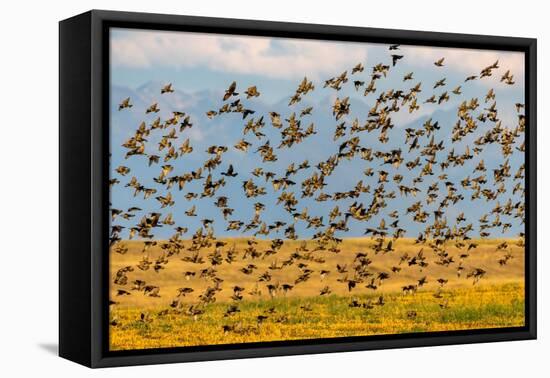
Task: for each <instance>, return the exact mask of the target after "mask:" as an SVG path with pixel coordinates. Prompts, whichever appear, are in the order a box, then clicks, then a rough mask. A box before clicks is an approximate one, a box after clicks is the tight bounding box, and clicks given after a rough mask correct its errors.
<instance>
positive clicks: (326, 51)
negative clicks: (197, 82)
mask: <svg viewBox="0 0 550 378" xmlns="http://www.w3.org/2000/svg"><path fill="white" fill-rule="evenodd" d="M367 50H368V47H367V46H364V45H362V44H357V43H341V42H340V43H336V42H326V41H310V40H297V39H273V38H266V37H251V36H222V35H215V34H200V33H181V32H165V31H122V32H121V31H118V30H117V31H115V32H114V34H113V36H112V40H111V57H112V64H113V65H114V66H123V67H135V68H149V67H153V66H160V67H163V66H164V67H201V66H202V67H207V68H209V69H212V70H215V71H229V72H234V73H242V74H259V75H265V76H267V77H271V78H289V77H291V78H301V77H303V76H304V75H305V74H307V75H308V77H310V78H312V79H313V78H316V79H318V78H320V77H321V75H327V74H330V75H333V74H334V72H339V70H345V69H348V70H349V69H351V67H353V66H354V65H355V64H357V63H358V62H363V63H365V62H366V59H367Z"/></svg>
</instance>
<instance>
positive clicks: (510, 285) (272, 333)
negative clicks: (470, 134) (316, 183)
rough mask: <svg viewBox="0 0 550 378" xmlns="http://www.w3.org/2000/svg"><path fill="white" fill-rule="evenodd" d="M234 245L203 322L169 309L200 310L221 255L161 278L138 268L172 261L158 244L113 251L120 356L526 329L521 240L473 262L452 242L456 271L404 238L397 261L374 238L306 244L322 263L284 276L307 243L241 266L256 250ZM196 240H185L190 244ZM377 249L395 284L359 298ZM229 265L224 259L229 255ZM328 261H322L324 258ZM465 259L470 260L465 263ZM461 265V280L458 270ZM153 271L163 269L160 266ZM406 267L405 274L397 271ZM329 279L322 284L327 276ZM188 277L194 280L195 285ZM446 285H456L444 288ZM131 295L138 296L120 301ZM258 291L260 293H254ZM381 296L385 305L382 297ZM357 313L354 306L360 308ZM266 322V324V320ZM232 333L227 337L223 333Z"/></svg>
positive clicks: (472, 254) (114, 332)
mask: <svg viewBox="0 0 550 378" xmlns="http://www.w3.org/2000/svg"><path fill="white" fill-rule="evenodd" d="M224 241H226V242H227V245H226V246H225V247H224V248H223V251H226V250H228V249H229V248H230V247H232V246H233V245H235V250H236V251H237V252H238V253H237V258H236V261H234V262H232V263H231V264H228V263H227V262H226V261H223V262H222V264H221V265H216V266H214V267H213V268H214V269H215V270H216V272H215V275H216V277H218V278H220V279H222V280H223V281H222V282H221V283H220V289H221V290H220V291H218V292H217V294H216V296H215V298H216V301H215V302H214V303H210V304H208V305H206V306H205V312H204V314H201V315H200V316H192V315H190V314H188V313H186V312H182V311H175V310H173V308H171V307H170V304H171V303H172V302H173V301H174V300H175V299H178V300H179V301H180V302H182V303H184V304H185V306H190V305H192V304H196V303H197V302H198V297H199V295H201V294H202V293H203V292H204V291H205V290H206V289H207V287H212V286H213V283H212V280H211V279H206V278H200V272H201V270H203V269H207V268H210V267H211V264H210V261H209V260H208V255H209V254H210V253H211V252H212V250H213V247H212V248H209V249H205V250H203V251H201V252H200V255H201V257H203V258H204V263H202V264H196V263H190V262H187V261H183V260H182V258H183V257H185V256H188V255H191V254H192V253H191V252H188V251H184V250H182V251H181V252H180V253H179V254H176V255H172V256H170V257H169V258H168V262H167V263H166V264H161V265H162V267H163V269H159V270H158V272H157V271H155V269H154V268H153V266H151V267H150V268H149V269H148V270H145V271H143V270H141V269H139V268H137V264H138V263H139V261H141V260H142V259H143V257H144V256H145V255H146V256H147V257H148V259H149V261H151V262H153V263H154V262H155V261H156V259H158V258H159V257H161V256H163V252H162V250H161V248H160V247H159V246H155V247H151V248H150V249H148V250H147V251H146V252H142V250H143V243H142V242H139V241H125V242H123V244H124V245H125V246H126V247H128V251H127V252H126V253H124V254H120V253H115V252H113V251H112V252H111V255H110V259H111V276H112V280H111V300H112V301H114V302H116V304H114V305H112V306H111V322H112V325H111V327H110V345H111V349H112V350H124V349H141V348H161V347H174V346H190V345H210V344H231V343H243V342H258V341H276V340H296V339H311V338H330V337H344V336H359V335H379V334H396V333H408V332H426V331H446V330H460V329H480V328H494V327H512V326H522V325H523V324H524V250H523V247H520V246H518V245H517V243H516V242H517V240H512V239H510V240H507V243H508V248H507V249H506V251H503V250H500V251H497V250H496V249H497V248H496V247H497V245H499V244H501V243H502V242H503V241H504V240H503V239H498V240H497V239H489V240H476V241H474V242H475V243H477V244H478V247H477V248H475V249H472V250H471V251H469V253H468V254H469V256H468V257H467V258H463V259H461V258H460V255H461V254H463V253H464V249H460V250H459V249H458V248H456V246H454V245H453V244H451V243H449V245H447V246H445V249H446V251H447V252H449V255H450V256H453V260H454V263H452V264H450V265H448V266H443V265H439V264H437V263H436V261H437V257H436V256H435V254H434V253H433V252H432V251H431V249H430V248H428V247H426V246H425V245H424V246H422V245H419V244H415V243H414V240H413V239H399V240H398V241H397V242H396V243H395V244H394V248H395V250H394V251H392V252H389V253H383V252H381V253H378V254H374V253H373V252H372V250H371V248H370V247H371V246H372V245H373V243H374V242H373V241H372V240H371V239H370V238H356V239H345V240H344V241H343V243H341V244H340V246H339V248H340V249H341V252H340V253H333V252H329V251H315V252H313V251H312V250H313V244H311V245H310V244H309V243H311V242H308V244H306V248H305V249H308V250H309V251H302V252H300V254H301V255H309V256H311V257H312V258H315V260H299V259H298V260H296V262H295V263H294V264H292V265H289V266H285V267H284V268H283V269H275V270H273V269H270V266H271V265H272V264H275V265H276V266H281V264H282V263H283V261H285V260H287V259H288V258H289V257H290V255H291V254H292V253H294V252H295V251H296V249H298V248H299V247H300V246H301V245H302V242H301V241H285V243H284V246H283V247H282V249H281V250H279V251H278V252H277V253H276V254H274V255H270V256H267V257H264V258H262V257H259V258H254V259H252V258H250V257H247V258H246V259H243V258H242V255H243V251H244V249H245V248H246V247H247V245H246V239H224ZM257 241H258V244H257V245H256V246H255V248H256V249H257V250H258V251H263V250H266V249H268V246H269V245H270V241H267V240H260V239H258V240H257ZM189 243H190V242H184V244H185V245H186V246H187V245H189ZM421 248H424V250H423V251H424V256H425V257H426V260H425V261H426V262H427V266H425V267H424V268H420V267H419V266H418V265H412V266H409V265H408V263H407V262H402V263H401V264H400V257H401V256H402V255H403V254H404V253H407V254H408V255H409V256H413V255H415V254H416V253H418V251H419V250H420V249H421ZM367 251H368V257H369V259H370V260H372V263H371V264H370V265H369V271H370V272H372V273H373V277H376V276H377V274H378V273H379V272H386V273H388V274H389V278H388V279H385V280H383V282H382V283H381V284H377V285H376V286H377V287H376V289H374V288H372V287H370V288H369V287H366V286H367V284H368V282H362V283H359V284H357V286H356V287H355V288H354V289H353V290H352V291H351V292H350V291H348V286H347V284H346V283H345V282H341V281H339V279H340V280H341V279H342V278H344V277H346V276H348V277H350V278H351V277H352V276H353V265H354V259H355V257H356V254H357V253H359V252H365V253H367ZM506 252H511V254H512V256H513V258H512V259H510V260H508V261H507V263H506V264H505V265H501V264H499V262H498V261H499V259H501V258H502V257H503V256H504V255H505V254H506ZM222 256H223V257H224V258H225V257H226V255H225V252H223V253H222ZM319 258H321V259H322V260H320V259H319ZM461 261H462V262H461ZM300 262H302V263H305V264H307V265H308V268H309V269H311V270H313V273H312V274H311V277H310V279H309V280H308V281H307V282H303V283H299V284H295V279H296V278H297V277H298V276H300V273H301V271H300V269H299V268H298V264H299V263H300ZM248 264H254V265H255V266H256V267H257V268H256V269H255V270H254V272H253V273H252V274H249V275H247V274H244V273H243V272H242V271H241V268H243V267H245V266H246V265H248ZM337 264H339V265H341V266H343V265H346V267H347V270H348V272H347V273H339V272H338V271H337V268H336V265H337ZM459 264H461V265H462V266H463V268H464V269H463V271H462V272H461V274H460V277H459V276H458V274H457V267H458V266H459ZM152 265H154V264H152ZM127 266H131V267H132V268H133V270H132V271H130V272H128V273H127V276H128V282H127V283H126V284H125V285H117V284H114V283H113V281H114V279H115V277H116V273H117V271H118V270H119V269H121V268H124V267H127ZM392 267H399V268H401V270H400V271H399V272H395V273H394V272H392V270H391V269H392ZM475 268H481V269H483V270H484V271H486V274H485V276H483V277H482V278H481V279H480V280H479V282H477V283H476V284H475V285H474V284H473V279H472V278H467V275H468V273H469V272H470V271H472V270H473V269H475ZM323 270H324V271H329V273H328V274H326V276H325V277H323V278H322V277H321V275H320V272H321V271H323ZM185 272H195V276H193V277H192V278H190V279H189V280H187V279H186V278H185V275H184V273H185ZM265 272H269V273H270V275H271V279H270V280H269V281H267V282H258V278H259V276H261V275H262V274H263V273H265ZM423 277H426V279H427V282H426V283H425V284H424V285H422V286H421V287H419V288H418V290H417V291H416V293H411V294H404V293H403V291H402V287H403V286H407V285H411V284H416V283H417V281H418V280H419V279H421V278H423ZM438 279H445V280H448V283H447V284H445V285H444V286H441V285H440V283H438V282H437V280H438ZM134 280H142V281H145V282H146V283H147V284H148V285H154V286H158V287H159V288H160V291H159V295H160V296H159V297H151V296H148V295H145V294H144V293H143V292H142V291H138V290H132V282H133V281H134ZM269 284H270V285H283V284H290V285H292V286H293V288H292V290H289V291H287V292H283V291H282V290H279V291H277V292H276V293H273V295H270V294H269V292H268V289H267V286H266V285H269ZM234 286H240V287H243V288H244V289H245V290H244V291H243V292H242V296H243V299H242V300H241V301H238V302H235V301H234V300H232V299H231V296H232V294H233V287H234ZM182 287H188V288H192V289H193V292H192V293H190V294H187V295H186V296H185V297H182V296H180V297H177V291H178V288H182ZM326 287H328V288H329V289H330V293H327V294H326V295H322V296H320V295H319V294H320V292H321V290H323V289H324V288H326ZM119 289H123V290H125V291H127V292H128V293H130V295H117V292H118V290H119ZM252 292H253V293H252ZM381 297H382V298H381ZM352 302H353V303H355V306H350V304H351V303H352ZM231 304H238V310H239V312H235V313H232V314H228V315H226V310H227V308H228V307H229V306H230V305H231ZM258 316H260V319H258ZM224 326H225V329H224Z"/></svg>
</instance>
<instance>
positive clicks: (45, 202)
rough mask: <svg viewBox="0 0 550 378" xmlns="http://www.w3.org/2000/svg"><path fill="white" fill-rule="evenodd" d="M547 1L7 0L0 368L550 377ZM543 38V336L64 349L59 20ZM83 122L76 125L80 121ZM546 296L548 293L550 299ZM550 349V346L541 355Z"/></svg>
mask: <svg viewBox="0 0 550 378" xmlns="http://www.w3.org/2000/svg"><path fill="white" fill-rule="evenodd" d="M544 4H545V2H544V1H541V0H538V1H521V2H520V1H516V2H510V3H507V2H506V1H498V2H496V1H494V2H492V3H490V2H489V1H479V0H477V1H470V0H454V1H452V0H451V1H448V2H446V1H441V0H438V1H410V0H392V1H377V2H374V1H372V2H367V1H355V2H354V1H345V0H337V1H330V2H329V1H327V2H326V3H321V0H317V1H309V2H306V1H302V2H300V1H298V0H293V1H286V0H285V1H282V0H272V1H255V2H246V1H238V0H223V1H209V0H196V1H182V0H178V1H144V0H132V1H104V0H96V1H89V0H79V1H72V2H67V3H66V4H63V3H62V2H58V3H56V2H51V1H35V2H31V1H23V0H15V1H13V0H11V1H6V2H4V3H3V6H2V13H1V21H0V28H1V33H0V41H1V43H0V67H1V69H0V78H1V80H0V97H1V103H2V107H1V108H0V109H1V116H0V117H1V118H0V120H1V121H0V133H1V134H0V159H1V160H0V161H1V169H2V172H1V173H2V174H1V176H0V177H1V178H0V203H1V206H0V211H1V213H0V237H1V239H0V240H1V244H0V245H1V247H0V256H1V257H0V290H1V291H0V293H1V298H0V303H1V305H0V330H1V333H0V374H1V375H2V376H3V377H18V376H29V377H32V376H37V375H44V374H45V375H46V376H53V375H54V374H55V375H56V376H62V377H63V376H68V377H85V376H105V377H114V376H116V377H151V376H152V375H153V376H178V377H185V376H192V377H210V376H212V377H214V376H223V377H262V378H264V377H265V378H267V377H281V376H288V377H295V376H315V377H329V376H330V377H335V376H336V377H337V376H338V375H342V376H344V375H349V374H354V375H358V376H385V377H400V376H403V377H405V376H406V377H417V376H418V377H425V378H429V377H438V378H441V377H442V376H444V377H445V378H450V377H465V376H467V377H481V376H491V377H499V378H503V377H518V376H522V375H524V374H529V373H531V374H533V375H534V376H538V377H542V376H548V374H550V363H549V362H548V360H549V358H550V341H549V337H550V328H549V326H548V323H547V322H546V321H545V320H546V319H545V317H547V316H548V313H549V311H548V310H549V308H548V306H549V303H550V302H549V300H548V298H543V296H545V295H546V296H547V295H548V294H547V293H548V285H549V280H548V277H545V274H544V273H546V274H549V268H550V266H549V261H550V260H549V259H548V258H547V256H546V249H547V247H548V245H549V242H548V241H547V240H546V239H545V237H544V234H545V233H546V232H548V231H547V228H548V226H549V221H548V220H547V218H546V217H545V215H546V214H547V213H548V212H549V211H550V203H549V200H548V198H547V197H546V196H545V194H547V193H548V191H549V189H548V185H549V181H550V175H549V176H546V175H545V174H546V173H548V170H547V164H550V152H549V147H548V144H549V143H550V135H549V129H548V128H547V126H546V121H547V113H545V105H546V104H547V103H548V97H547V92H546V90H548V88H549V83H548V78H549V75H548V71H547V69H548V68H547V67H548V66H549V61H548V51H549V40H550V27H549V25H548V23H549V20H548V14H549V12H548V10H545V9H544ZM92 8H96V9H112V10H126V11H130V10H131V11H143V12H157V13H174V14H188V15H200V16H218V17H230V18H248V19H258V20H262V19H263V20H275V21H294V22H310V23H325V24H340V25H353V26H372V27H382V28H395V29H416V30H429V31H440V32H462V33H476V34H494V35H510V36H523V37H535V38H538V55H539V59H538V66H539V70H538V106H539V112H538V121H539V122H538V135H539V143H538V146H539V153H538V164H539V167H540V169H539V172H538V180H539V183H538V193H539V206H538V213H539V219H538V230H539V235H541V236H540V237H539V240H538V245H539V248H538V257H539V270H538V273H539V282H538V289H539V297H538V303H539V313H538V315H539V340H537V341H522V342H505V343H494V344H478V345H459V346H447V347H432V348H415V349H402V350H388V351H370V352H355V353H338V354H325V355H310V356H295V357H280V358H267V359H251V360H237V361H219V362H206V363H204V362H203V363H192V364H174V365H163V366H144V367H132V368H114V369H103V370H90V369H87V368H83V367H81V366H78V365H76V364H74V363H72V362H69V361H66V360H63V359H61V358H59V357H57V356H56V353H57V352H56V350H57V304H58V299H57V298H58V296H57V290H58V287H57V264H58V258H57V248H58V226H57V225H58V199H57V198H58V110H57V109H58V25H57V22H58V21H59V20H62V19H64V18H68V17H70V16H73V15H75V14H78V13H82V12H84V11H87V10H89V9H92ZM78 126H79V125H78V120H75V127H78ZM544 299H546V300H544ZM545 349H546V351H545Z"/></svg>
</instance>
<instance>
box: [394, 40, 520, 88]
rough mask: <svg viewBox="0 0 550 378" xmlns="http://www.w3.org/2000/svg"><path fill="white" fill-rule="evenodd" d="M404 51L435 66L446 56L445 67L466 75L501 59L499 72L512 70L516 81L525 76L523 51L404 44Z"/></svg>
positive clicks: (420, 60) (413, 59)
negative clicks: (437, 61) (435, 63)
mask: <svg viewBox="0 0 550 378" xmlns="http://www.w3.org/2000/svg"><path fill="white" fill-rule="evenodd" d="M402 50H403V52H404V53H405V54H406V55H407V59H408V61H409V62H417V63H418V64H426V65H428V66H430V67H433V68H435V66H434V64H433V63H434V62H435V61H436V60H439V59H440V58H443V57H444V58H445V61H444V63H443V64H444V65H445V66H444V67H443V69H444V68H445V67H446V68H450V69H452V70H454V71H458V72H461V73H463V74H465V75H468V76H469V75H479V73H480V71H481V70H482V69H483V68H485V67H487V66H489V65H491V64H493V63H494V62H495V61H497V60H498V61H499V67H500V68H499V69H498V72H501V73H504V72H505V71H506V70H510V73H511V74H513V75H514V78H515V79H516V81H520V80H522V79H523V77H524V72H525V64H524V59H525V56H524V54H523V53H522V52H515V51H494V50H476V49H462V48H446V47H430V46H403V47H402Z"/></svg>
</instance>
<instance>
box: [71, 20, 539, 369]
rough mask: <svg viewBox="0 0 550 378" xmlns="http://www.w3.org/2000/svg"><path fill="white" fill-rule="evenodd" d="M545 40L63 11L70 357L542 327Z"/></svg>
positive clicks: (477, 336) (145, 355) (366, 341)
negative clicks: (541, 55)
mask: <svg viewBox="0 0 550 378" xmlns="http://www.w3.org/2000/svg"><path fill="white" fill-rule="evenodd" d="M535 94H536V41H535V40H533V39H525V38H512V37H494V36H480V35H462V34H442V33H431V32H411V31H401V30H382V29H369V28H353V27H339V26H326V25H306V24H289V23H275V22H263V21H261V22H260V21H246V20H230V19H212V18H201V17H186V16H170V15H156V14H139V13H121V12H109V11H91V12H88V13H85V14H82V15H79V16H76V17H73V18H71V19H68V20H64V21H62V22H61V23H60V355H61V356H63V357H65V358H68V359H71V360H74V361H76V362H79V363H82V364H85V365H87V366H91V367H104V366H115V365H134V364H152V363H165V362H180V361H198V360H211V359H226V358H243V357H260V356H274V355H286V354H305V353H320V352H335V351H351V350H367V349H377V348H396V347H411V346H426V345H444V344H454V343H473V342H489V341H505V340H522V339H531V338H535V337H536V303H535V302H536V287H535V282H536V276H535V274H536V270H535V263H536V245H535V243H536V236H535V235H536V234H535V232H536V224H535V219H536V192H535V190H536V189H535V188H536V177H535V175H536V165H535V156H536V153H535V148H536V96H535Z"/></svg>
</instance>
